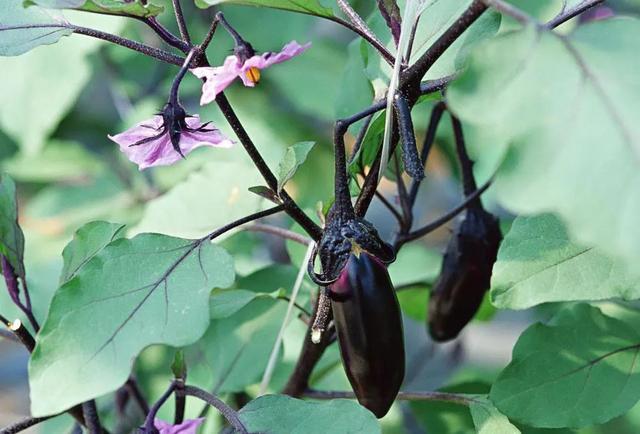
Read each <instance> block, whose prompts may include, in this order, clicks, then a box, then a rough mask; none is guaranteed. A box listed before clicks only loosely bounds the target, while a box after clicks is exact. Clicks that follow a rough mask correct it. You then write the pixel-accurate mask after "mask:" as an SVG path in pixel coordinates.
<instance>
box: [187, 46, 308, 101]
mask: <svg viewBox="0 0 640 434" xmlns="http://www.w3.org/2000/svg"><path fill="white" fill-rule="evenodd" d="M310 46H311V43H310V42H309V43H307V44H304V45H300V44H298V43H297V42H296V41H291V42H289V43H288V44H287V45H285V46H284V47H283V48H282V50H281V51H280V52H279V53H274V52H267V53H264V54H260V55H258V54H256V53H255V51H254V50H253V48H251V46H250V45H249V44H246V43H245V44H244V45H242V46H240V47H237V48H236V50H235V53H234V54H233V55H231V56H228V57H227V58H226V59H225V61H224V63H223V65H222V66H218V67H201V68H194V69H192V70H191V72H192V73H193V74H194V75H195V76H196V77H198V78H200V79H205V80H206V81H205V83H204V84H203V85H202V98H201V99H200V104H201V105H204V104H209V103H210V102H212V101H213V100H214V99H216V96H218V94H219V93H220V92H222V91H223V90H224V89H226V88H227V87H228V86H229V85H230V84H231V82H233V80H235V79H236V78H237V77H240V79H241V80H242V83H244V85H245V86H247V87H254V86H255V85H256V83H258V82H259V81H260V70H262V69H264V68H268V67H269V66H271V65H275V64H277V63H282V62H284V61H286V60H289V59H291V58H292V57H295V56H297V55H299V54H301V53H302V52H304V51H305V50H306V49H307V48H309V47H310Z"/></svg>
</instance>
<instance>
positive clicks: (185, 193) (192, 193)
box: [133, 150, 264, 238]
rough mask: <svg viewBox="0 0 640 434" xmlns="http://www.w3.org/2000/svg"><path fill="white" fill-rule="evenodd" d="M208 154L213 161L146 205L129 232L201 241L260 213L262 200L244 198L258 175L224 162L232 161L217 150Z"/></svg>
mask: <svg viewBox="0 0 640 434" xmlns="http://www.w3.org/2000/svg"><path fill="white" fill-rule="evenodd" d="M212 152H214V153H215V156H214V158H215V159H216V161H213V162H211V163H208V164H206V165H205V166H203V167H202V169H201V170H199V171H195V172H193V173H192V174H191V175H190V176H189V177H188V178H187V179H186V180H184V181H183V182H181V183H179V184H178V185H176V186H175V187H174V188H172V189H171V190H170V191H169V192H168V193H166V194H164V195H163V196H160V197H158V198H157V199H154V200H151V201H150V202H149V203H148V204H147V207H146V209H145V211H144V215H143V216H142V220H141V221H140V223H139V224H138V225H137V226H136V227H135V228H134V229H133V231H134V232H135V233H138V232H161V233H164V234H167V235H173V236H181V237H189V238H191V237H201V236H204V235H206V234H207V233H209V232H211V231H212V230H214V229H215V228H217V227H220V226H222V225H225V224H227V223H229V222H230V221H232V220H236V219H238V218H241V217H244V216H246V215H247V214H250V213H252V212H255V211H258V210H259V209H260V206H261V203H263V202H264V201H263V199H262V198H260V197H258V196H255V195H248V194H245V192H246V191H247V189H248V188H249V187H250V186H253V185H256V184H257V183H258V182H259V181H260V180H261V178H260V174H259V173H258V171H257V170H255V168H253V167H252V166H251V165H250V164H249V163H248V162H246V161H244V160H242V161H233V160H232V161H227V160H225V159H226V158H234V157H232V156H226V155H224V154H222V153H221V152H220V151H219V150H212ZM236 155H237V154H236ZM229 235H230V234H225V237H227V236H229Z"/></svg>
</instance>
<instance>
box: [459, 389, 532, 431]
mask: <svg viewBox="0 0 640 434" xmlns="http://www.w3.org/2000/svg"><path fill="white" fill-rule="evenodd" d="M469 411H470V412H471V418H472V419H473V424H474V425H475V427H476V432H477V433H478V434H520V430H519V429H518V428H517V427H515V426H513V425H512V424H511V422H509V419H507V417H506V416H505V415H504V414H502V413H500V412H499V411H498V409H497V408H495V407H494V406H493V404H492V403H491V401H489V400H488V399H487V397H486V396H474V397H472V401H471V402H470V403H469Z"/></svg>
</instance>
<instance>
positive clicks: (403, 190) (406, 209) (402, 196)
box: [393, 154, 411, 231]
mask: <svg viewBox="0 0 640 434" xmlns="http://www.w3.org/2000/svg"><path fill="white" fill-rule="evenodd" d="M393 162H394V165H395V172H396V173H395V175H396V188H397V189H398V198H399V200H400V208H401V209H402V221H401V223H400V230H401V231H409V230H410V229H406V226H407V222H408V221H409V219H410V217H409V216H410V215H411V207H410V206H409V196H408V194H407V187H406V186H405V185H404V180H403V179H402V169H401V168H400V161H399V160H398V156H397V154H394V158H393Z"/></svg>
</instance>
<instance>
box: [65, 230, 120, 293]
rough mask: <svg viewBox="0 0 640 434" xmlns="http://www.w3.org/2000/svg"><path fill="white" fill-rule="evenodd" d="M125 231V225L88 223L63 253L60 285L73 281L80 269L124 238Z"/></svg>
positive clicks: (78, 231)
mask: <svg viewBox="0 0 640 434" xmlns="http://www.w3.org/2000/svg"><path fill="white" fill-rule="evenodd" d="M123 229H124V225H121V224H117V223H108V222H102V221H97V222H91V223H87V224H86V225H84V226H82V227H81V228H80V229H78V230H77V231H76V233H75V234H74V235H73V239H72V240H71V242H70V243H69V244H67V246H66V247H65V248H64V250H63V251H62V259H63V265H62V273H61V275H60V285H64V284H65V283H67V282H68V281H69V280H71V279H73V277H74V276H75V275H76V274H77V273H78V271H79V270H80V268H81V267H82V266H83V265H84V264H86V263H87V262H89V260H90V259H91V258H93V257H94V256H95V255H97V254H98V253H99V252H100V251H101V250H102V249H104V248H105V247H106V246H107V245H108V244H109V243H111V242H112V241H114V240H117V239H118V238H122V237H124V230H123Z"/></svg>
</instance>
